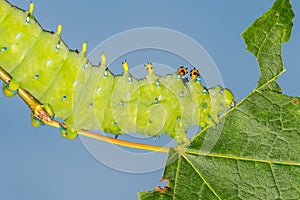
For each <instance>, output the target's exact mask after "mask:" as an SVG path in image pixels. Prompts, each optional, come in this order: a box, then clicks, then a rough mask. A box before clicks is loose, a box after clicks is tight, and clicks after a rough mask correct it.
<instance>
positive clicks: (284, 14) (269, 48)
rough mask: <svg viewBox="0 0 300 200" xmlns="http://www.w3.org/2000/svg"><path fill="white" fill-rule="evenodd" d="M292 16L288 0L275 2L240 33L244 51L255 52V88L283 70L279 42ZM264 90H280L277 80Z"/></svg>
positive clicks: (287, 34)
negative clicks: (256, 78) (258, 74)
mask: <svg viewBox="0 0 300 200" xmlns="http://www.w3.org/2000/svg"><path fill="white" fill-rule="evenodd" d="M293 17H294V13H293V10H292V6H291V4H290V1H289V0H280V1H276V2H275V3H274V4H273V6H272V7H271V8H270V9H269V10H268V11H267V12H266V13H265V14H263V15H262V16H261V17H259V18H258V19H256V20H255V22H253V24H252V25H251V26H250V27H248V28H247V29H246V30H245V31H244V32H243V33H242V36H243V38H244V39H245V42H246V46H247V50H248V51H250V52H251V53H253V54H254V56H255V57H256V59H257V61H258V63H259V68H260V77H259V81H258V87H260V86H262V85H264V84H266V83H267V82H268V81H270V80H271V79H272V78H273V77H274V76H277V75H279V74H280V73H281V72H283V70H284V69H283V64H282V58H281V44H282V43H283V42H287V41H288V40H289V38H290V35H291V32H292V26H293V23H292V20H291V19H292V18H293ZM263 89H269V90H273V91H278V92H281V89H280V87H279V86H278V84H277V83H276V82H272V83H270V84H266V85H265V88H263Z"/></svg>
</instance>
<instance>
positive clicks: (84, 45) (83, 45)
mask: <svg viewBox="0 0 300 200" xmlns="http://www.w3.org/2000/svg"><path fill="white" fill-rule="evenodd" d="M86 48H87V43H86V42H84V43H82V48H81V53H83V54H85V53H86Z"/></svg>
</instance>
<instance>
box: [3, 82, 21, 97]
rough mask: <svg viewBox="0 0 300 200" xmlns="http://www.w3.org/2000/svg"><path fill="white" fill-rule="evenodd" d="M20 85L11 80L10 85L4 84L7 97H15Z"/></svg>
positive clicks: (4, 92)
mask: <svg viewBox="0 0 300 200" xmlns="http://www.w3.org/2000/svg"><path fill="white" fill-rule="evenodd" d="M19 87H20V86H19V84H18V82H17V81H15V80H14V79H11V80H10V81H9V82H8V83H3V87H2V91H3V94H4V95H5V96H7V97H13V96H15V95H16V94H18V89H19Z"/></svg>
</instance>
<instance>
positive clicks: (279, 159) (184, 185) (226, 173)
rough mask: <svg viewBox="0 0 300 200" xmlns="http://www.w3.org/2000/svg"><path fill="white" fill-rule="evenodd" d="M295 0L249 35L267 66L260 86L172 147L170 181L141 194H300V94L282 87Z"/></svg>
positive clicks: (280, 2) (146, 199)
mask: <svg viewBox="0 0 300 200" xmlns="http://www.w3.org/2000/svg"><path fill="white" fill-rule="evenodd" d="M293 17H294V13H293V10H292V6H291V4H290V2H289V0H277V1H276V2H275V3H274V4H273V6H272V7H271V8H270V9H269V10H268V11H267V12H266V13H265V14H263V15H262V16H261V17H259V18H258V19H257V20H256V21H255V22H254V23H253V24H252V25H251V26H250V27H249V28H247V29H246V30H245V31H244V32H243V34H242V36H243V38H244V40H245V43H246V46H247V50H248V51H250V52H251V53H253V54H254V56H255V57H256V58H257V60H258V63H259V67H260V71H261V74H260V78H259V81H258V86H257V88H256V89H254V90H253V92H252V93H250V94H249V95H248V96H247V97H246V98H244V99H243V100H242V101H241V102H239V103H238V104H237V106H235V107H234V108H233V109H231V110H230V111H228V112H227V113H226V114H225V115H224V116H223V117H222V118H221V119H220V124H218V125H217V126H212V127H209V128H207V129H204V130H203V131H201V132H200V133H198V134H197V135H196V136H195V137H194V138H193V140H192V144H191V145H190V146H189V147H188V148H187V149H185V151H183V150H182V149H180V148H179V147H178V148H177V149H176V148H175V149H174V150H172V151H171V152H170V154H169V157H168V160H167V164H166V168H165V171H164V177H167V178H168V179H169V184H170V185H169V187H168V188H167V190H166V191H164V192H159V191H157V190H153V191H149V192H146V191H144V192H140V193H139V194H138V195H139V199H141V200H151V199H183V200H185V199H190V200H194V199H299V198H300V181H299V180H300V148H299V144H300V103H299V101H300V98H299V97H291V96H287V95H284V94H281V88H280V87H279V85H278V84H277V83H276V79H277V78H278V76H279V75H280V74H281V73H282V72H283V71H284V68H283V64H282V57H281V46H282V43H284V42H287V41H288V40H289V38H290V35H291V30H292V25H293V24H292V19H293Z"/></svg>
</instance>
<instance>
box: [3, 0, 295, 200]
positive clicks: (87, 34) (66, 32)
mask: <svg viewBox="0 0 300 200" xmlns="http://www.w3.org/2000/svg"><path fill="white" fill-rule="evenodd" d="M29 2H30V1H29V0H28V1H21V2H20V0H18V1H17V0H12V1H11V3H13V4H14V5H17V6H18V7H21V8H23V9H26V10H27V9H28V6H29ZM34 3H35V10H34V15H35V17H36V18H37V19H38V21H39V22H40V24H41V25H42V26H43V28H44V29H46V30H53V31H56V28H57V24H63V31H62V34H61V35H62V38H63V40H64V41H65V43H67V44H68V46H69V47H70V48H71V49H81V43H82V42H83V41H88V51H90V50H92V49H93V48H94V47H95V46H96V45H97V44H98V43H100V42H101V41H103V40H105V39H106V38H108V37H110V36H112V35H113V34H116V33H119V32H122V31H125V30H128V29H132V28H138V27H147V26H154V27H164V28H170V29H174V30H176V31H179V32H182V33H184V34H186V35H188V36H190V37H192V38H193V39H195V40H196V41H197V42H198V43H200V44H201V45H202V46H203V47H204V48H205V49H206V50H207V51H208V53H209V54H210V55H211V57H212V58H213V60H214V61H215V63H216V64H217V66H218V68H219V70H220V72H221V74H222V77H223V80H224V83H225V85H226V87H228V88H231V89H232V91H233V92H234V94H235V95H236V98H237V100H238V101H239V100H241V99H242V98H243V97H245V96H246V95H247V94H248V93H249V92H250V91H252V89H253V88H255V87H256V84H257V80H258V76H259V69H258V66H257V62H256V60H255V58H254V56H253V55H252V54H250V53H248V52H246V51H245V45H244V42H243V39H242V38H241V36H240V34H241V32H242V31H243V30H244V29H245V28H246V27H248V26H249V25H250V24H251V23H252V22H253V21H254V20H255V19H256V18H257V17H259V16H260V15H261V14H262V13H264V12H265V11H266V10H267V9H268V8H269V7H270V6H271V5H272V3H273V1H271V0H265V1H261V0H244V1H238V0H227V1H217V0H212V1H189V3H183V1H181V2H180V3H178V2H177V3H175V1H171V0H168V1H158V0H152V1H137V0H136V1H130V3H129V2H125V1H92V0H86V1H58V0H52V1H38V0H35V1H34ZM292 4H293V6H294V10H295V13H296V15H297V14H299V13H300V2H299V1H297V0H292ZM299 53H300V18H299V17H296V18H295V19H294V29H293V34H292V37H291V40H290V42H289V43H288V44H284V45H283V60H284V63H285V67H286V69H287V71H286V72H285V73H284V74H283V75H282V76H281V77H280V78H279V83H280V85H281V87H282V89H283V92H284V93H286V94H289V95H297V96H299V95H300V87H299V74H300V70H299V63H300V56H299ZM131 59H132V58H131ZM0 104H1V105H0V112H1V115H0V119H1V122H0V125H1V139H0V199H9V200H10V199H12V200H13V199H46V200H47V199H66V200H68V199H70V200H71V199H72V200H77V199H89V200H94V199H95V200H96V199H108V200H109V199H126V200H127V199H137V195H136V193H137V192H138V191H141V190H150V189H152V188H154V187H155V186H156V185H157V184H158V183H159V179H160V178H161V175H162V173H163V170H158V171H155V172H151V173H145V174H128V173H123V172H118V171H116V170H112V169H110V168H108V167H106V166H104V165H103V164H101V163H100V162H98V161H97V160H96V159H94V158H93V157H92V156H91V155H90V154H89V153H88V152H87V151H86V149H85V147H84V146H83V145H82V143H81V142H80V140H79V139H76V140H75V141H69V140H66V139H62V138H61V137H60V136H59V133H58V131H57V130H55V129H54V128H51V127H42V128H38V129H36V128H33V127H32V126H31V124H30V117H29V116H30V115H29V110H28V108H27V107H26V105H25V104H24V103H23V102H22V101H21V100H20V99H19V98H6V97H4V96H3V95H1V96H0ZM103 153H107V154H109V152H103Z"/></svg>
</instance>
